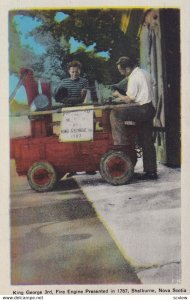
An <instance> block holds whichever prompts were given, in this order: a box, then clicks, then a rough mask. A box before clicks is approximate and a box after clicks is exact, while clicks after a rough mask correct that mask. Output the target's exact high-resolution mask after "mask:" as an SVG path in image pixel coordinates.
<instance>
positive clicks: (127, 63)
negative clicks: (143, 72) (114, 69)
mask: <svg viewBox="0 0 190 300" xmlns="http://www.w3.org/2000/svg"><path fill="white" fill-rule="evenodd" d="M116 65H120V67H121V68H122V69H126V68H131V69H133V68H134V67H135V66H136V65H137V62H136V60H134V59H132V58H130V57H128V56H122V57H120V58H119V59H118V61H117V62H116Z"/></svg>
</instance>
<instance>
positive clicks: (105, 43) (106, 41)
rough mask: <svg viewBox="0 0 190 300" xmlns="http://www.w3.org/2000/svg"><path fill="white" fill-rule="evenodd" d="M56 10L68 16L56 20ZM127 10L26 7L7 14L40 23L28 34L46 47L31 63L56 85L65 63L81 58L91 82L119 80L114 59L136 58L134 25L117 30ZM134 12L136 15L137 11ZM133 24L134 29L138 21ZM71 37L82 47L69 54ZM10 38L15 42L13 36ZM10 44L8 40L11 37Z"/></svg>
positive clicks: (18, 47)
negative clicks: (30, 8) (106, 56)
mask: <svg viewBox="0 0 190 300" xmlns="http://www.w3.org/2000/svg"><path fill="white" fill-rule="evenodd" d="M57 12H63V13H65V14H67V15H68V17H67V18H65V19H64V20H63V21H61V22H56V20H55V16H56V13H57ZM128 12H129V11H128V10H126V9H125V10H124V9H122V10H121V9H88V10H75V9H72V10H71V9H69V10H27V11H12V13H11V14H12V15H11V16H12V17H13V16H14V15H15V14H21V15H25V16H31V17H32V18H37V19H39V20H40V21H41V22H42V25H41V26H39V27H37V28H35V29H34V30H33V31H32V32H31V33H30V35H31V36H33V37H34V38H35V39H36V41H38V42H40V43H42V44H43V45H45V46H46V48H47V52H46V54H44V55H43V56H41V57H39V58H38V59H37V60H36V61H35V62H34V64H33V68H34V69H35V72H36V74H38V76H42V77H45V78H47V79H48V80H51V81H52V82H53V84H56V83H57V82H58V81H59V80H61V79H62V78H63V77H65V76H67V74H66V66H67V63H68V62H69V61H71V60H73V59H77V60H79V61H81V63H82V65H83V71H84V73H85V74H87V77H88V79H89V81H90V83H91V84H92V83H93V82H94V80H97V81H99V82H102V83H104V84H111V83H113V82H117V81H119V80H120V79H121V78H120V75H119V73H118V71H117V69H116V66H115V63H116V61H117V60H118V58H119V57H120V56H124V55H125V56H126V55H128V56H136V57H138V52H139V49H138V40H137V39H136V34H137V32H135V30H134V28H132V29H133V30H131V29H130V28H129V30H127V32H126V33H124V32H123V31H122V30H121V17H122V15H123V14H124V13H128ZM138 13H139V15H140V13H141V12H138ZM137 18H138V17H137ZM135 26H136V27H137V28H138V21H136V25H135ZM129 27H130V26H129ZM12 30H13V29H12ZM128 32H129V33H128ZM17 35H18V34H17ZM71 37H73V38H75V39H76V40H77V41H79V42H82V43H83V44H84V45H85V46H84V47H80V48H79V49H77V51H75V52H74V53H71V50H70V45H69V40H70V38H71ZM17 38H18V36H17ZM13 40H15V41H16V38H14V39H13ZM10 43H12V36H11V39H10ZM93 44H95V47H94V49H93V50H91V51H87V49H86V47H87V46H91V45H93ZM17 50H18V51H17V53H18V52H19V51H21V52H22V53H23V49H21V47H20V44H19V43H18V45H17ZM27 51H28V52H27V53H28V54H29V52H30V51H29V50H28V49H27ZM101 51H106V52H108V54H109V56H108V58H107V59H106V58H103V57H101V56H100V55H99V54H98V53H99V52H101ZM14 53H16V52H15V50H13V51H12V53H11V55H10V57H11V59H12V62H11V64H12V66H13V65H14V62H13V60H14V59H15V58H14V56H15V54H14ZM22 56H23V54H22ZM30 61H31V60H30ZM17 65H18V64H17Z"/></svg>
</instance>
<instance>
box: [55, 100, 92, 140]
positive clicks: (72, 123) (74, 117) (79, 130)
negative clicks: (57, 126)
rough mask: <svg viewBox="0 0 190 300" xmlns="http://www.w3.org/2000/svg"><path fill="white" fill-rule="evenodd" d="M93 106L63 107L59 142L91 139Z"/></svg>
mask: <svg viewBox="0 0 190 300" xmlns="http://www.w3.org/2000/svg"><path fill="white" fill-rule="evenodd" d="M93 111H94V110H93V106H85V107H84V106H83V107H68V108H63V109H62V112H63V117H62V121H61V132H60V136H59V140H60V141H61V142H81V141H91V140H93Z"/></svg>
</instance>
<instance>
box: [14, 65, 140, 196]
mask: <svg viewBox="0 0 190 300" xmlns="http://www.w3.org/2000/svg"><path fill="white" fill-rule="evenodd" d="M21 77H22V83H23V85H24V87H25V89H26V93H27V99H28V104H29V106H31V104H32V103H33V102H34V99H36V97H39V91H38V83H37V81H36V80H35V78H34V76H33V72H32V70H28V69H25V68H23V69H22V70H21ZM41 89H42V95H43V96H45V99H48V107H47V109H46V110H45V111H41V112H35V113H29V119H30V124H31V135H30V136H23V137H17V138H12V139H11V143H10V145H11V158H12V159H15V162H16V171H17V174H18V175H20V176H21V175H25V176H27V178H28V182H29V184H30V186H31V188H32V189H34V190H35V191H37V192H47V191H50V190H52V189H54V188H55V186H56V183H57V182H58V181H59V180H61V178H62V177H63V176H64V175H65V174H66V173H75V172H82V171H86V172H92V171H100V174H101V176H102V177H103V179H104V180H105V181H107V182H108V183H110V184H113V185H121V184H126V183H128V182H129V181H130V180H131V179H132V177H133V173H134V165H135V164H136V161H137V153H136V150H135V138H134V130H135V128H134V126H133V127H130V128H129V132H130V130H131V134H130V145H127V146H114V145H113V140H112V134H111V129H110V123H109V112H110V109H109V108H108V107H107V108H106V109H105V108H104V106H102V107H100V106H99V107H98V108H96V107H94V110H95V113H94V124H95V125H94V134H93V140H92V141H83V142H60V140H59V137H58V135H57V134H55V133H53V126H54V122H53V118H52V115H53V113H54V112H55V111H56V112H58V111H59V110H53V108H52V105H51V88H50V84H49V83H45V82H42V83H41ZM97 109H99V110H101V116H97V115H96V110H97ZM97 124H98V129H97V126H96V125H97Z"/></svg>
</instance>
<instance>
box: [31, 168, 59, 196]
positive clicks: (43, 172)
mask: <svg viewBox="0 0 190 300" xmlns="http://www.w3.org/2000/svg"><path fill="white" fill-rule="evenodd" d="M27 178H28V182H29V185H30V186H31V188H32V189H33V190H35V191H37V192H49V191H51V190H53V188H54V186H55V184H56V182H57V174H56V171H55V169H54V167H53V166H52V165H51V164H50V163H48V162H36V163H34V164H33V165H32V166H31V167H30V169H29V170H28V173H27Z"/></svg>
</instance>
